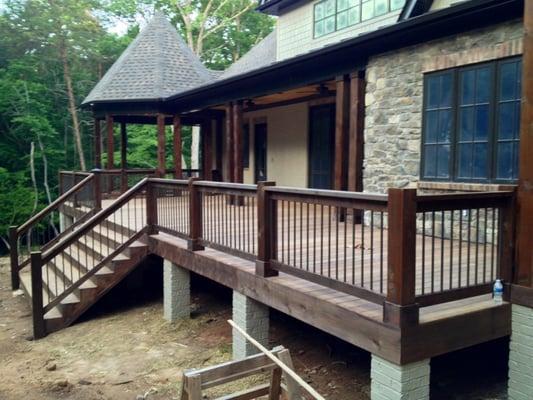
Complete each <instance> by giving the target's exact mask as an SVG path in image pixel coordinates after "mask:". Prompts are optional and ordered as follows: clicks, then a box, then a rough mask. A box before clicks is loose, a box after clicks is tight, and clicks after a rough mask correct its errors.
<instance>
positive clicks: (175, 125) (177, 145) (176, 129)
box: [172, 115, 183, 179]
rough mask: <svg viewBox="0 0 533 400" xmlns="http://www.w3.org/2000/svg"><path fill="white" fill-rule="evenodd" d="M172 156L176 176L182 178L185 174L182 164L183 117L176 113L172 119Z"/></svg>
mask: <svg viewBox="0 0 533 400" xmlns="http://www.w3.org/2000/svg"><path fill="white" fill-rule="evenodd" d="M172 132H173V137H172V156H173V159H174V178H176V179H181V178H182V176H183V171H182V168H183V167H182V165H181V155H182V149H181V118H180V116H179V115H174V118H173V119H172Z"/></svg>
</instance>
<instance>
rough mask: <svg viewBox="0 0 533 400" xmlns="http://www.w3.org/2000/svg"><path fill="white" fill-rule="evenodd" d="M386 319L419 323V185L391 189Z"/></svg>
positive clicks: (400, 324) (384, 310)
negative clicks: (417, 294) (417, 289)
mask: <svg viewBox="0 0 533 400" xmlns="http://www.w3.org/2000/svg"><path fill="white" fill-rule="evenodd" d="M387 279H388V280H387V301H386V302H385V304H384V306H383V321H384V322H386V323H389V324H392V325H396V326H407V325H415V324H417V323H418V317H419V313H418V305H417V304H416V303H415V300H416V299H415V285H416V189H389V201H388V278H387Z"/></svg>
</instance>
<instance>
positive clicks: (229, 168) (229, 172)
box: [225, 103, 234, 182]
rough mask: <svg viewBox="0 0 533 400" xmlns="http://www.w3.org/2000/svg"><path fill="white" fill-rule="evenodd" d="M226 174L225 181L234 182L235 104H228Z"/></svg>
mask: <svg viewBox="0 0 533 400" xmlns="http://www.w3.org/2000/svg"><path fill="white" fill-rule="evenodd" d="M225 150H226V174H225V181H227V182H234V177H233V172H234V168H233V162H234V157H233V154H232V152H233V104H232V103H229V104H227V105H226V149H225Z"/></svg>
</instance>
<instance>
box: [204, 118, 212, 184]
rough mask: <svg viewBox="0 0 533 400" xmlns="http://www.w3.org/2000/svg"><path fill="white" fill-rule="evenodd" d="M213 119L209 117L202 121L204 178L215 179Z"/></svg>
mask: <svg viewBox="0 0 533 400" xmlns="http://www.w3.org/2000/svg"><path fill="white" fill-rule="evenodd" d="M212 125H213V121H212V120H211V119H210V118H207V119H206V120H205V121H203V122H202V126H201V131H202V164H203V166H202V169H203V172H204V179H205V180H207V181H212V180H213V129H212Z"/></svg>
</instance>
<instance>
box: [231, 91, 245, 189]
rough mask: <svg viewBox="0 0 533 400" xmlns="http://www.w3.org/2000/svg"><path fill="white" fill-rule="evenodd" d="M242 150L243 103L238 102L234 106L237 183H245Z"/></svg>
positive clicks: (235, 178) (235, 176)
mask: <svg viewBox="0 0 533 400" xmlns="http://www.w3.org/2000/svg"><path fill="white" fill-rule="evenodd" d="M242 150H243V143H242V101H237V102H236V103H235V104H234V105H233V156H234V165H233V167H234V168H235V170H234V172H233V181H234V182H236V183H242V181H243V165H242Z"/></svg>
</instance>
